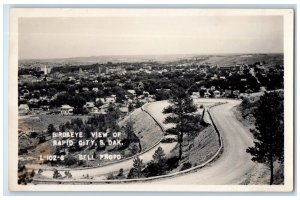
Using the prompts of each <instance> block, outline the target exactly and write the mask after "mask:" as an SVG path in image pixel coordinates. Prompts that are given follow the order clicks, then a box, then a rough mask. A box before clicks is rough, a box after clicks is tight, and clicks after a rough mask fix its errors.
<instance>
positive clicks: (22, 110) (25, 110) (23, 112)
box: [19, 104, 29, 115]
mask: <svg viewBox="0 0 300 200" xmlns="http://www.w3.org/2000/svg"><path fill="white" fill-rule="evenodd" d="M28 113H29V106H28V105H27V104H20V106H19V114H20V115H27V114H28Z"/></svg>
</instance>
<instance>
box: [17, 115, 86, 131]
mask: <svg viewBox="0 0 300 200" xmlns="http://www.w3.org/2000/svg"><path fill="white" fill-rule="evenodd" d="M88 117H90V116H82V115H72V116H66V115H38V116H32V117H28V118H22V119H19V129H22V130H24V131H27V130H32V129H33V130H35V131H38V132H40V131H43V130H47V128H48V126H49V124H53V125H54V126H55V127H56V128H58V126H59V125H60V124H65V123H66V122H67V121H71V119H76V118H80V119H82V120H83V121H85V120H87V118H88Z"/></svg>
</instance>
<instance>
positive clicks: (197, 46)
mask: <svg viewBox="0 0 300 200" xmlns="http://www.w3.org/2000/svg"><path fill="white" fill-rule="evenodd" d="M18 28H19V30H18V33H19V36H18V42H19V44H18V52H19V59H42V58H69V57H89V56H101V55H161V54H163V55H168V54H223V53H224V54H230V53H283V18H282V16H125V17H124V16H123V17H118V16H115V17H105V16H103V17H93V18H90V17H81V18H80V17H77V18H74V17H72V18H62V17H52V18H41V17H39V18H36V17H35V18H20V19H19V24H18Z"/></svg>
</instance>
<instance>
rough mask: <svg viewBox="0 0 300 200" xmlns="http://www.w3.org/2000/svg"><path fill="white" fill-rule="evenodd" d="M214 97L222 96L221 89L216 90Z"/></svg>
mask: <svg viewBox="0 0 300 200" xmlns="http://www.w3.org/2000/svg"><path fill="white" fill-rule="evenodd" d="M214 97H215V98H220V97H221V92H220V91H219V90H216V91H214Z"/></svg>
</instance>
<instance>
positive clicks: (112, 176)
mask: <svg viewBox="0 0 300 200" xmlns="http://www.w3.org/2000/svg"><path fill="white" fill-rule="evenodd" d="M114 179H115V177H114V174H113V173H110V174H109V175H108V176H107V180H114Z"/></svg>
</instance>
